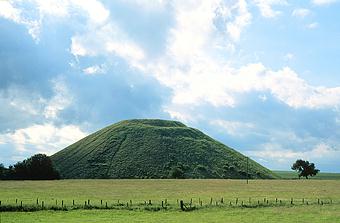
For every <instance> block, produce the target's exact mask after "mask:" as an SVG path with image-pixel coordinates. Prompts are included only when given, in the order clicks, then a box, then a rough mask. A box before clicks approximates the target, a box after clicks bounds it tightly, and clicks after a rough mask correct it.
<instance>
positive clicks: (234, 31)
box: [227, 0, 252, 41]
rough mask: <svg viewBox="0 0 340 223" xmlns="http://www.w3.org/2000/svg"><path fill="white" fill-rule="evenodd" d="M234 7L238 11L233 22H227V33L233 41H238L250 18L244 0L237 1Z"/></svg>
mask: <svg viewBox="0 0 340 223" xmlns="http://www.w3.org/2000/svg"><path fill="white" fill-rule="evenodd" d="M236 7H237V9H238V15H237V16H236V17H235V19H234V21H231V22H228V24H227V31H228V33H229V35H230V37H231V39H232V40H233V41H238V40H239V39H240V35H241V31H242V30H243V29H244V27H246V26H247V25H249V24H250V22H251V18H252V16H251V14H250V12H249V11H248V6H247V2H246V1H245V0H239V1H238V2H237V4H236Z"/></svg>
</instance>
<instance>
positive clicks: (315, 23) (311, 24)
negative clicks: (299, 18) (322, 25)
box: [306, 22, 319, 29]
mask: <svg viewBox="0 0 340 223" xmlns="http://www.w3.org/2000/svg"><path fill="white" fill-rule="evenodd" d="M306 27H307V28H308V29H316V28H318V27H319V23H317V22H313V23H310V24H308V25H307V26H306Z"/></svg>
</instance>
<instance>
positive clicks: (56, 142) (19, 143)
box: [0, 123, 87, 155]
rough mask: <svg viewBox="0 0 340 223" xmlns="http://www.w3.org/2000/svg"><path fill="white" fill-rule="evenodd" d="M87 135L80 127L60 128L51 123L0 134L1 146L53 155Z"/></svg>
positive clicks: (66, 126)
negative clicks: (11, 146) (8, 145)
mask: <svg viewBox="0 0 340 223" xmlns="http://www.w3.org/2000/svg"><path fill="white" fill-rule="evenodd" d="M86 135H87V133H86V132H84V131H82V130H81V129H80V128H79V126H75V125H64V126H60V127H58V126H55V125H53V124H51V123H45V124H42V125H32V126H29V127H27V128H23V129H17V130H15V131H14V132H9V133H5V134H0V144H4V145H6V144H10V145H14V147H15V149H16V150H17V152H19V153H20V152H22V153H24V152H29V153H31V154H32V153H46V154H47V155H52V154H53V153H55V152H57V151H58V150H60V149H63V148H65V147H66V146H68V145H70V144H72V143H74V142H75V141H78V140H79V139H81V138H83V137H85V136H86Z"/></svg>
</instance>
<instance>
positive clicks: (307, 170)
mask: <svg viewBox="0 0 340 223" xmlns="http://www.w3.org/2000/svg"><path fill="white" fill-rule="evenodd" d="M292 170H295V171H297V172H298V173H299V179H300V178H301V177H306V179H308V176H311V177H312V176H315V175H316V174H317V173H319V172H320V170H318V169H316V168H315V165H314V163H309V161H305V160H301V159H298V160H296V161H295V163H294V164H293V166H292Z"/></svg>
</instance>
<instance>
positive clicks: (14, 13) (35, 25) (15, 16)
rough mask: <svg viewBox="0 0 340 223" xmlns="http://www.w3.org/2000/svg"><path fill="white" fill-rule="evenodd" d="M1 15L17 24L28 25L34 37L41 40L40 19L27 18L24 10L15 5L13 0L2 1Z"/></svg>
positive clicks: (0, 3)
mask: <svg viewBox="0 0 340 223" xmlns="http://www.w3.org/2000/svg"><path fill="white" fill-rule="evenodd" d="M0 17H3V18H5V19H8V20H11V21H13V22H15V23H17V24H20V25H24V26H26V28H27V30H28V33H29V34H30V35H31V36H32V38H33V39H34V40H35V41H36V42H39V33H40V27H39V26H40V24H39V21H38V20H35V19H30V18H26V17H24V16H23V15H22V11H21V10H20V9H17V8H15V7H14V6H13V3H12V2H11V1H0Z"/></svg>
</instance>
